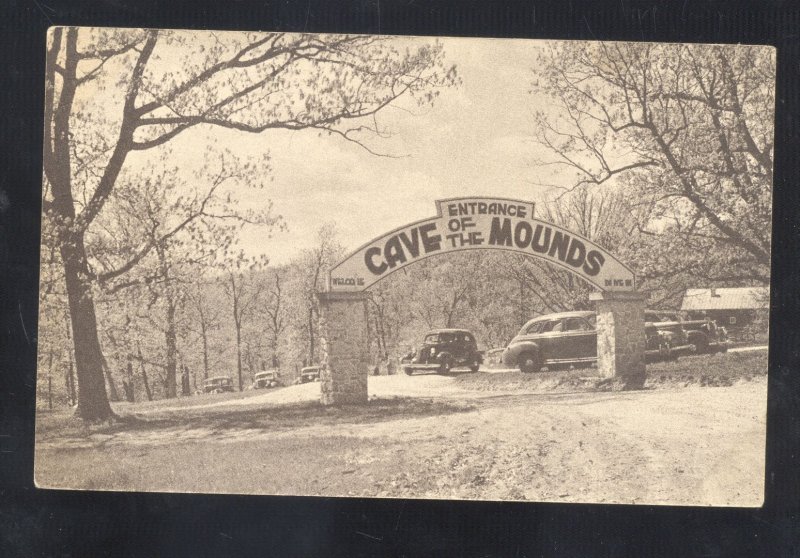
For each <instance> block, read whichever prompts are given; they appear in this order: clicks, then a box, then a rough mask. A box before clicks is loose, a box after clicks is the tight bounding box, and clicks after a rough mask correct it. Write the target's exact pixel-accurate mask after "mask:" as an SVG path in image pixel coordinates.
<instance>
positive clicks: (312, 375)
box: [294, 366, 319, 384]
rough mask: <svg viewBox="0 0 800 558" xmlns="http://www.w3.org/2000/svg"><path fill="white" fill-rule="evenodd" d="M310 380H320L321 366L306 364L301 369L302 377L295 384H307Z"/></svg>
mask: <svg viewBox="0 0 800 558" xmlns="http://www.w3.org/2000/svg"><path fill="white" fill-rule="evenodd" d="M309 382H319V366H306V367H305V368H302V369H301V370H300V377H299V378H297V379H296V380H295V382H294V383H295V384H307V383H309Z"/></svg>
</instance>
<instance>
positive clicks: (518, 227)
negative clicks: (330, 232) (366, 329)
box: [329, 197, 636, 292]
mask: <svg viewBox="0 0 800 558" xmlns="http://www.w3.org/2000/svg"><path fill="white" fill-rule="evenodd" d="M534 209H535V206H534V204H533V203H531V202H526V201H521V200H512V199H505V198H482V197H481V198H454V199H447V200H439V201H437V202H436V216H435V217H431V218H429V219H424V220H422V221H417V222H415V223H411V224H410V225H406V226H404V227H400V228H399V229H395V230H393V231H391V232H389V233H387V234H385V235H383V236H381V237H379V238H376V239H374V240H372V241H370V242H368V243H367V244H365V245H363V246H362V247H361V248H359V249H358V250H356V251H355V252H353V253H352V254H351V255H350V256H348V257H347V258H346V259H345V260H344V261H342V262H341V263H339V264H338V265H337V266H336V267H334V268H333V269H332V270H331V273H330V284H329V290H330V291H331V292H358V291H363V290H364V289H366V288H368V287H370V286H371V285H374V284H375V283H377V282H378V281H380V280H381V279H383V278H384V277H386V276H387V275H390V274H391V273H392V272H394V271H397V270H398V269H402V268H403V267H405V266H407V265H410V264H412V263H414V262H417V261H419V260H422V259H424V258H427V257H430V256H435V255H438V254H448V253H451V252H458V251H462V250H485V249H495V250H509V251H513V252H518V253H521V254H524V255H526V256H533V257H536V258H540V259H543V260H545V261H547V262H550V263H551V264H554V265H557V266H560V267H563V268H565V269H567V270H568V271H570V272H572V273H574V274H575V275H577V276H579V277H581V278H583V279H585V280H586V281H588V282H589V283H591V284H592V285H594V286H595V287H597V288H598V289H600V290H601V291H633V290H635V289H636V283H635V278H634V275H633V272H632V271H631V270H630V269H628V268H627V267H626V266H625V265H623V264H622V262H620V261H619V260H618V259H617V258H616V257H614V256H613V255H612V254H610V253H608V252H607V251H606V250H604V249H603V248H601V247H600V246H598V245H597V244H595V243H593V242H591V241H590V240H588V239H586V238H583V237H581V236H579V235H576V234H575V233H573V232H571V231H569V230H567V229H565V228H563V227H559V226H558V225H555V224H553V223H549V222H547V221H542V220H540V219H536V218H535V217H534Z"/></svg>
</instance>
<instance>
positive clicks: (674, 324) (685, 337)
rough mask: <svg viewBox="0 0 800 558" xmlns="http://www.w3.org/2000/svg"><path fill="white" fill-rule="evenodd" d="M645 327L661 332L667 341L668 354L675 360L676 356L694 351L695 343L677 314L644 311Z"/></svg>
mask: <svg viewBox="0 0 800 558" xmlns="http://www.w3.org/2000/svg"><path fill="white" fill-rule="evenodd" d="M644 322H645V327H648V328H649V327H655V328H656V329H657V330H658V331H660V332H661V334H662V336H663V337H664V339H665V340H666V341H667V343H669V347H670V356H671V357H672V358H674V359H676V360H677V358H678V356H680V355H685V354H691V353H694V352H695V351H696V349H697V348H696V347H695V345H693V344H692V340H691V339H690V338H689V332H688V331H687V330H686V328H685V327H684V322H683V321H681V320H680V319H679V318H678V317H677V316H673V315H667V314H663V313H660V312H654V311H652V310H646V311H645V313H644Z"/></svg>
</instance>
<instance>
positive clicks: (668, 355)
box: [658, 341, 678, 361]
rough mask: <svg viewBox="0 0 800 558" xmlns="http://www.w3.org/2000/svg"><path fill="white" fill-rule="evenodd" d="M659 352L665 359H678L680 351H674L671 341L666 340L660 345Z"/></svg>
mask: <svg viewBox="0 0 800 558" xmlns="http://www.w3.org/2000/svg"><path fill="white" fill-rule="evenodd" d="M658 351H659V353H661V358H663V359H664V360H675V361H676V360H678V353H673V352H672V345H671V344H670V342H669V341H664V342H663V343H661V345H659V347H658Z"/></svg>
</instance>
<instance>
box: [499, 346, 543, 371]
mask: <svg viewBox="0 0 800 558" xmlns="http://www.w3.org/2000/svg"><path fill="white" fill-rule="evenodd" d="M527 352H534V353H536V354H537V355H538V354H541V352H542V348H541V346H539V344H538V343H536V342H535V341H517V342H513V341H512V342H511V344H510V345H509V346H508V348H507V349H506V352H505V354H504V355H503V362H504V363H505V364H506V366H517V364H518V359H519V355H521V354H522V353H527Z"/></svg>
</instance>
